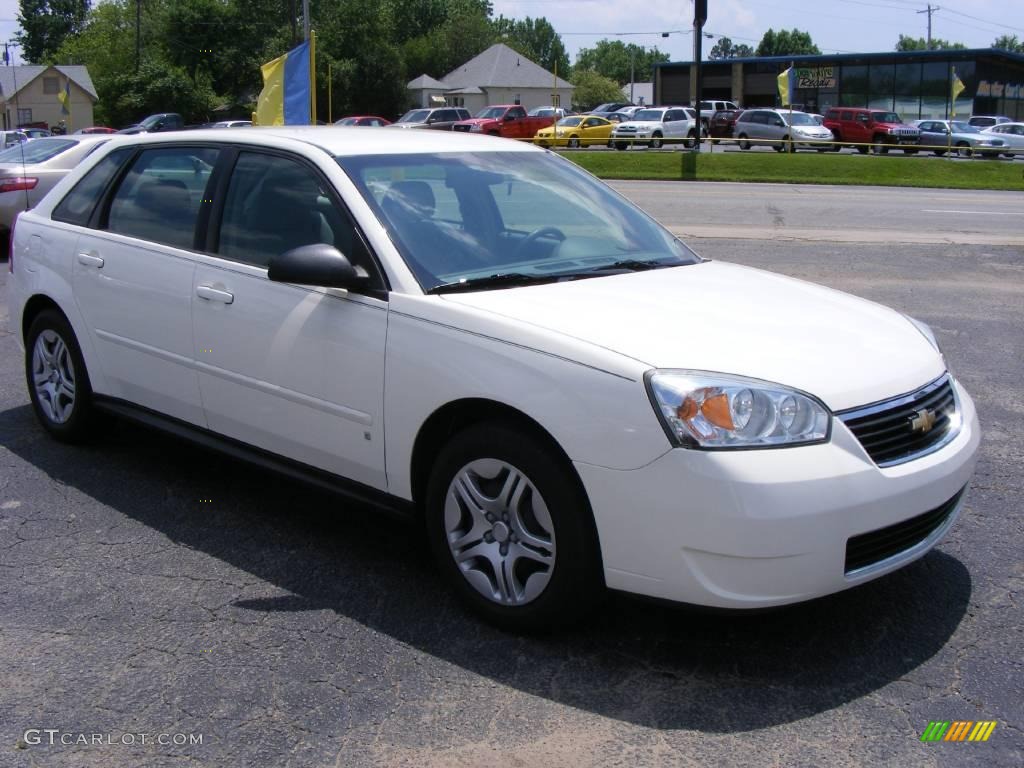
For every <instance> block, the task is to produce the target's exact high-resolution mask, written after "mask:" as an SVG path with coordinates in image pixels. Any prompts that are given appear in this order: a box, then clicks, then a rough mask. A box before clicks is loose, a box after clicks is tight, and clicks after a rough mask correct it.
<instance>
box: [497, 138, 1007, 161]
mask: <svg viewBox="0 0 1024 768" xmlns="http://www.w3.org/2000/svg"><path fill="white" fill-rule="evenodd" d="M573 138H575V139H576V143H575V145H573V144H570V143H569V142H570V141H572V139H573ZM517 141H528V142H532V143H534V144H537V145H538V146H542V147H546V148H548V149H569V150H573V149H592V148H594V147H609V148H611V147H613V146H615V145H620V146H618V147H616V148H617V149H627V148H629V147H638V146H640V147H653V148H655V149H658V148H662V147H669V146H673V145H674V146H678V145H683V147H684V148H685V149H690V150H692V149H695V147H696V137H694V136H687V137H682V138H676V137H672V138H665V137H664V136H660V137H645V138H639V137H625V136H615V137H609V138H608V139H587V138H582V137H559V138H558V140H557V141H555V140H546V141H540V140H538V139H536V138H532V139H529V138H523V139H517ZM700 143H701V144H702V145H706V146H707V147H708V150H707V151H709V152H714V147H715V146H717V145H719V144H734V145H738V146H739V147H740V149H749V148H751V147H754V146H770V147H772V148H773V149H775V150H776V151H777V152H783V153H787V152H788V153H792V152H796V151H797V150H798V149H809V150H817V151H818V152H838V151H839V150H841V149H843V148H844V147H850V148H851V149H856V150H857V151H858V152H860V153H861V154H865V155H866V154H868V153H871V154H876V155H886V154H888V153H889V152H890V151H899V152H902V153H903V154H909V155H913V154H917V153H919V152H925V153H927V152H931V153H933V154H935V155H938V156H940V157H941V156H943V155H946V154H949V155H950V156H952V157H976V156H979V157H985V158H997V157H999V156H1008V157H1010V158H1014V157H1017V156H1018V155H1020V156H1024V149H1014V148H1013V147H1008V146H1007V147H981V148H975V147H971V146H970V145H967V144H966V143H965V142H959V143H952V144H906V143H903V144H899V143H884V142H853V141H835V140H831V141H825V140H815V139H807V140H801V139H752V138H744V139H740V138H739V137H735V136H734V137H726V136H707V135H706V134H705V135H704V136H702V137H701V139H700ZM744 145H746V146H744ZM702 151H703V150H702Z"/></svg>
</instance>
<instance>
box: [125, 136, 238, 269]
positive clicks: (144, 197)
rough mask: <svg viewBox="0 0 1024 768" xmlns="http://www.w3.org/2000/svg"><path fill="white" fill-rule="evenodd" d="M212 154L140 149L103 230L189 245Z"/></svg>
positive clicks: (208, 151) (214, 155)
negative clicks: (105, 228)
mask: <svg viewBox="0 0 1024 768" xmlns="http://www.w3.org/2000/svg"><path fill="white" fill-rule="evenodd" d="M217 152H218V151H217V150H216V149H212V148H206V147H162V148H159V149H147V150H143V151H142V152H140V153H139V156H138V157H137V158H136V160H135V162H134V163H133V164H132V167H131V169H130V170H129V171H128V173H127V175H126V176H125V177H124V179H123V180H122V182H121V186H120V187H118V190H117V192H116V193H115V194H114V198H113V200H112V201H111V203H110V214H109V216H108V217H107V229H108V230H109V231H110V232H116V233H118V234H120V235H128V236H130V237H138V238H140V239H142V240H150V241H152V242H154V243H163V244H164V245H171V246H174V247H175V248H187V249H191V248H193V241H194V238H195V227H196V220H197V219H198V218H199V210H200V208H201V207H202V205H203V201H204V199H205V193H206V184H207V182H208V181H209V179H210V174H211V173H212V172H213V166H214V164H215V163H216V162H217Z"/></svg>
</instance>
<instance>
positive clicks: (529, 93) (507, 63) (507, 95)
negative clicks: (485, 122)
mask: <svg viewBox="0 0 1024 768" xmlns="http://www.w3.org/2000/svg"><path fill="white" fill-rule="evenodd" d="M406 88H408V89H409V92H410V94H411V96H412V101H413V103H414V104H415V105H416V106H418V107H436V106H438V104H439V103H440V104H441V105H442V106H443V105H444V104H447V105H448V106H450V107H465V108H466V109H468V110H469V111H470V112H472V113H474V114H475V113H476V112H478V111H479V110H481V109H483V108H484V107H487V106H490V105H491V104H522V105H523V106H524V107H526V108H527V109H533V108H534V107H550V106H551V105H552V104H555V105H556V106H564V107H568V106H569V105H570V104H572V91H573V88H574V86H573V84H572V83H568V82H566V81H565V80H563V79H562V78H560V77H555V75H554V73H552V72H548V71H547V70H546V69H544V68H542V67H541V66H540V65H539V64H536V63H534V62H532V61H530V60H529V59H528V58H526V57H525V56H523V54H521V53H519V52H518V51H514V50H513V49H511V48H509V47H508V46H507V45H505V44H503V43H497V44H495V45H492V46H491V47H490V48H488V49H487V50H486V51H484V52H483V53H481V54H480V55H478V56H475V57H473V58H472V59H470V60H469V61H467V62H466V63H465V64H463V65H462V66H461V67H456V68H455V69H454V70H452V71H451V72H449V73H448V74H447V75H445V76H444V77H442V78H441V79H440V80H435V79H434V78H432V77H430V76H428V75H420V76H419V77H417V78H416V79H415V80H412V81H410V82H409V83H408V85H407V86H406Z"/></svg>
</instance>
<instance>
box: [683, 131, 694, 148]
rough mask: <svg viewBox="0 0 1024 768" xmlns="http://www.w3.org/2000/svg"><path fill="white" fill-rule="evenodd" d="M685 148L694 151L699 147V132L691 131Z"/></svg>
mask: <svg viewBox="0 0 1024 768" xmlns="http://www.w3.org/2000/svg"><path fill="white" fill-rule="evenodd" d="M683 146H685V147H686V148H687V149H693V148H694V147H695V146H697V132H696V131H690V132H689V133H688V134H687V135H686V141H685V142H684V144H683Z"/></svg>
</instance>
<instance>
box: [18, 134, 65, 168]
mask: <svg viewBox="0 0 1024 768" xmlns="http://www.w3.org/2000/svg"><path fill="white" fill-rule="evenodd" d="M76 144H78V142H77V141H71V140H69V139H54V138H43V139H35V140H34V141H30V142H27V143H25V144H18V145H17V146H14V147H10V148H8V149H5V150H4V151H3V152H0V163H26V164H27V163H41V162H43V161H44V160H49V159H50V158H51V157H56V156H57V155H59V154H60V153H61V152H65V151H67V150H69V149H71V148H72V147H73V146H75V145H76Z"/></svg>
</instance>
